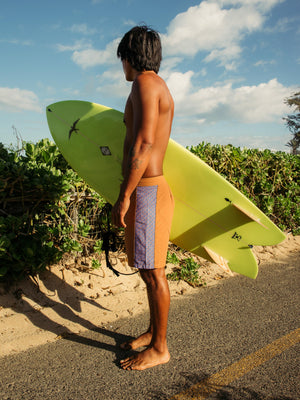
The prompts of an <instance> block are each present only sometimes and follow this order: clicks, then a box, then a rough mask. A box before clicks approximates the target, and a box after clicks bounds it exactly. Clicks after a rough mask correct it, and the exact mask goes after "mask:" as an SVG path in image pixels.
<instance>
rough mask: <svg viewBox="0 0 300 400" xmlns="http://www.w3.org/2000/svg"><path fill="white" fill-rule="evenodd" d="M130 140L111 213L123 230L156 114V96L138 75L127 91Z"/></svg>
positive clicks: (150, 143)
mask: <svg viewBox="0 0 300 400" xmlns="http://www.w3.org/2000/svg"><path fill="white" fill-rule="evenodd" d="M130 97H131V102H132V109H133V137H134V141H133V144H132V147H131V149H130V152H129V154H128V158H127V160H128V162H127V166H126V167H125V171H124V181H123V183H122V185H121V188H120V194H119V198H118V201H117V202H116V204H115V206H114V208H113V211H112V216H113V223H114V224H115V225H117V226H121V227H125V222H124V217H125V214H126V212H127V210H128V208H129V204H130V196H131V194H132V193H133V191H134V190H135V188H136V186H137V185H138V183H139V181H140V180H141V178H142V176H143V175H144V172H145V170H146V168H147V166H148V164H149V161H150V159H151V152H152V146H153V143H154V141H155V133H156V127H157V122H158V115H159V102H158V96H157V94H156V92H155V89H154V88H153V85H152V79H151V77H149V76H146V75H145V76H143V75H140V76H138V77H137V79H136V80H135V81H134V83H133V85H132V91H131V96H130Z"/></svg>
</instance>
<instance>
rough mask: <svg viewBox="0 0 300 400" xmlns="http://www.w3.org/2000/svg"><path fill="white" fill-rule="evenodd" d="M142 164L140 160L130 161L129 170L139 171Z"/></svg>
mask: <svg viewBox="0 0 300 400" xmlns="http://www.w3.org/2000/svg"><path fill="white" fill-rule="evenodd" d="M142 162H143V161H142V160H139V159H138V158H135V159H134V160H132V161H131V163H130V166H129V167H130V169H139V168H140V165H141V164H142Z"/></svg>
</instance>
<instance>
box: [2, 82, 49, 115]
mask: <svg viewBox="0 0 300 400" xmlns="http://www.w3.org/2000/svg"><path fill="white" fill-rule="evenodd" d="M0 110H4V111H12V112H19V111H35V112H40V113H41V112H42V108H41V106H40V104H39V99H38V97H37V95H36V94H35V93H33V92H32V91H30V90H23V89H19V88H6V87H0Z"/></svg>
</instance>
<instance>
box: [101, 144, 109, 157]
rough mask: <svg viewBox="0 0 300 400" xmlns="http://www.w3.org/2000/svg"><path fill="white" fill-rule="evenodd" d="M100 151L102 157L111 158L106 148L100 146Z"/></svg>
mask: <svg viewBox="0 0 300 400" xmlns="http://www.w3.org/2000/svg"><path fill="white" fill-rule="evenodd" d="M100 150H101V153H102V155H103V156H111V151H110V149H109V147H108V146H100Z"/></svg>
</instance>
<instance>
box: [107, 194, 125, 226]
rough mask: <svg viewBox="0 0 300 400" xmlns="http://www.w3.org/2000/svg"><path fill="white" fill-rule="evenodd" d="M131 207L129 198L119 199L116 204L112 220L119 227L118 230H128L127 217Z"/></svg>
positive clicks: (112, 212) (112, 211)
mask: <svg viewBox="0 0 300 400" xmlns="http://www.w3.org/2000/svg"><path fill="white" fill-rule="evenodd" d="M129 206H130V199H129V198H123V199H120V198H119V199H118V200H117V202H116V204H115V205H114V206H113V208H112V210H111V218H112V223H113V224H114V225H115V226H116V227H118V228H126V224H125V220H124V218H125V215H126V213H127V211H128V209H129Z"/></svg>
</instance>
